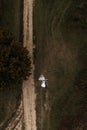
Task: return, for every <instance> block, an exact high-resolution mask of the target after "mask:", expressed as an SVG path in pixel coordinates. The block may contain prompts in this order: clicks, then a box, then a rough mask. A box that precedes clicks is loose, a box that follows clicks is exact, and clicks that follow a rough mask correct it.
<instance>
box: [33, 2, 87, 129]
mask: <svg viewBox="0 0 87 130" xmlns="http://www.w3.org/2000/svg"><path fill="white" fill-rule="evenodd" d="M86 8H87V2H86V0H83V2H82V1H81V0H78V1H72V0H61V1H60V0H48V1H46V0H36V1H35V7H34V38H35V39H34V43H35V44H36V49H35V53H34V58H35V67H36V69H35V82H36V92H37V100H36V103H37V107H36V110H37V126H38V130H77V129H78V130H80V129H81V130H83V129H87V127H86V122H87V96H86V92H87V88H86V87H87V61H86V56H87V53H86V52H87V37H86V35H87V20H86V15H87V11H86ZM40 74H44V75H45V76H46V78H48V81H49V86H48V89H47V90H42V88H40V83H39V82H38V77H39V75H40Z"/></svg>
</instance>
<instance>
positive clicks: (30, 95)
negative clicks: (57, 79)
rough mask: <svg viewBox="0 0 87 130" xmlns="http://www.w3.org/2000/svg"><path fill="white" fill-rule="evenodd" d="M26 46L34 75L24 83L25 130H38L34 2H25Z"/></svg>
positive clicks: (29, 0)
mask: <svg viewBox="0 0 87 130" xmlns="http://www.w3.org/2000/svg"><path fill="white" fill-rule="evenodd" d="M23 16H24V17H23V23H24V46H26V47H27V49H28V50H29V52H30V56H31V60H32V68H33V69H32V75H31V76H30V77H29V79H28V80H27V81H25V82H24V83H23V103H24V120H25V130H36V129H37V128H36V111H35V99H36V94H35V88H34V65H33V0H24V13H23Z"/></svg>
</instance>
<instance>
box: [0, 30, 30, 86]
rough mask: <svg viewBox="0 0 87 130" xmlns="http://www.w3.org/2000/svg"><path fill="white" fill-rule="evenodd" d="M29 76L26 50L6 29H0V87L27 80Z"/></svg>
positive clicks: (28, 59) (28, 61)
mask: <svg viewBox="0 0 87 130" xmlns="http://www.w3.org/2000/svg"><path fill="white" fill-rule="evenodd" d="M30 74H31V59H30V56H29V52H28V50H27V49H26V48H25V47H23V46H22V44H21V43H19V42H17V41H16V39H15V38H14V36H13V34H12V33H11V32H9V30H7V29H3V28H0V87H4V86H10V85H12V84H15V83H16V84H17V83H20V82H22V81H24V80H27V79H28V77H29V76H30Z"/></svg>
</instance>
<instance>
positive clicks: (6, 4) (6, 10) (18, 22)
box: [0, 0, 23, 128]
mask: <svg viewBox="0 0 87 130" xmlns="http://www.w3.org/2000/svg"><path fill="white" fill-rule="evenodd" d="M22 4H23V3H22V1H21V0H15V1H14V0H7V1H6V0H1V1H0V26H1V27H5V28H8V29H9V31H11V32H12V33H13V34H14V36H15V37H16V39H17V40H18V41H21V42H22V11H23V7H22V6H23V5H22ZM19 86H20V85H19ZM19 86H14V87H13V86H12V88H11V89H7V88H6V89H4V90H1V89H0V124H1V123H2V122H4V121H7V120H8V119H9V118H11V116H12V113H14V112H15V110H16V109H17V107H18V105H19V101H20V98H21V89H19V88H20V87H19ZM0 126H1V125H0ZM0 128H1V127H0Z"/></svg>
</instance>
